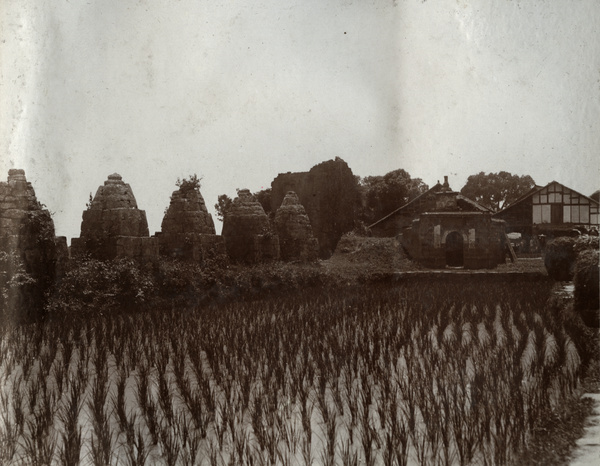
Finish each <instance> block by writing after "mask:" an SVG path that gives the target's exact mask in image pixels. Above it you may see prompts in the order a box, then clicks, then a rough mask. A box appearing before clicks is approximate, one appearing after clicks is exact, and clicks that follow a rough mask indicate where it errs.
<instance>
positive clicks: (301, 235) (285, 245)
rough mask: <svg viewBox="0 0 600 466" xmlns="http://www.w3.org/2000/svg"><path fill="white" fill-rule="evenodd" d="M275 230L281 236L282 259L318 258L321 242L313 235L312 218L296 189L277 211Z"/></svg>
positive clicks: (305, 259) (289, 193) (288, 195)
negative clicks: (309, 216) (301, 202)
mask: <svg viewBox="0 0 600 466" xmlns="http://www.w3.org/2000/svg"><path fill="white" fill-rule="evenodd" d="M275 230H276V232H277V235H278V236H279V249H280V253H281V259H282V260H284V261H295V260H300V261H312V260H315V259H316V258H317V254H318V250H319V243H318V242H317V239H316V238H315V237H314V235H313V231H312V227H311V225H310V219H309V218H308V215H307V214H306V210H304V207H303V206H302V204H300V199H299V198H298V195H297V194H296V193H295V192H294V191H289V192H288V193H287V194H286V196H285V198H284V199H283V202H282V203H281V207H279V209H277V212H276V213H275Z"/></svg>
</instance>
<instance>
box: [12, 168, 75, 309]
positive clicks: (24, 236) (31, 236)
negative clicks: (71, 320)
mask: <svg viewBox="0 0 600 466" xmlns="http://www.w3.org/2000/svg"><path fill="white" fill-rule="evenodd" d="M62 241H64V238H56V237H55V234H54V222H53V220H52V217H51V216H50V213H49V212H48V210H47V209H45V208H44V207H43V206H42V204H40V203H39V202H38V200H37V198H36V195H35V191H34V189H33V187H32V185H31V183H29V182H28V181H27V179H26V178H25V171H24V170H20V169H11V170H9V171H8V180H7V181H6V182H1V183H0V252H2V253H4V254H3V255H2V259H1V260H0V285H1V286H0V287H1V288H2V290H3V292H5V293H3V294H2V295H1V296H0V317H3V318H22V317H25V316H24V315H23V313H29V316H30V317H35V316H36V315H37V314H38V313H39V312H41V309H42V307H43V300H44V293H45V291H46V290H47V289H48V287H49V286H51V285H52V284H53V283H54V277H55V273H56V262H57V244H62ZM19 263H20V266H22V267H23V271H24V272H27V273H28V274H29V275H30V276H31V277H32V278H33V279H34V282H33V283H24V282H23V283H21V284H18V285H16V286H14V285H13V286H10V285H9V284H8V283H9V281H10V280H11V278H12V277H13V276H14V275H15V274H17V273H19V267H20V266H19V265H18V264H19Z"/></svg>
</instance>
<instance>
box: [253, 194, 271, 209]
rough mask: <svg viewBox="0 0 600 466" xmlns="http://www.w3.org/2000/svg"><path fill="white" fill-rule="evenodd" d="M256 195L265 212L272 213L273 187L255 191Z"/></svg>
mask: <svg viewBox="0 0 600 466" xmlns="http://www.w3.org/2000/svg"><path fill="white" fill-rule="evenodd" d="M254 197H255V198H256V200H257V201H258V202H260V205H261V206H262V208H263V209H264V211H265V213H266V214H267V215H269V214H270V213H271V188H267V189H263V190H261V191H258V192H255V193H254Z"/></svg>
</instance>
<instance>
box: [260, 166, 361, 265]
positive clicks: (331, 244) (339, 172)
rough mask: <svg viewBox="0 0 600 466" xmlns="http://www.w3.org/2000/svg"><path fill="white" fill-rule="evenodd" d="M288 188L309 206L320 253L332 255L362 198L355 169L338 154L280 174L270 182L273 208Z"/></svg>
mask: <svg viewBox="0 0 600 466" xmlns="http://www.w3.org/2000/svg"><path fill="white" fill-rule="evenodd" d="M289 191H294V192H295V193H296V194H297V195H298V198H299V199H300V202H301V204H302V205H303V206H304V208H305V209H306V213H307V214H308V217H309V219H310V223H311V225H312V229H313V232H314V235H315V237H316V238H317V240H318V242H319V256H320V257H321V258H323V259H327V258H329V257H330V256H331V254H332V253H333V251H335V247H336V245H337V243H338V241H339V239H340V238H341V237H342V235H343V234H344V233H346V232H348V231H351V230H352V229H353V228H354V226H355V224H354V220H355V218H356V213H357V212H356V211H357V207H358V205H359V203H360V198H359V191H358V184H357V181H356V178H355V176H354V174H353V173H352V170H351V169H350V167H348V164H347V163H346V162H344V161H343V160H342V159H340V158H339V157H336V159H335V160H328V161H327V162H323V163H320V164H318V165H315V166H314V167H312V168H311V169H310V170H309V171H308V172H300V173H283V174H280V175H278V176H277V177H276V178H275V179H274V180H273V182H272V183H271V208H272V210H273V212H275V211H276V210H277V209H278V208H279V206H280V205H281V203H282V201H283V199H284V197H285V195H286V194H287V193H288V192H289Z"/></svg>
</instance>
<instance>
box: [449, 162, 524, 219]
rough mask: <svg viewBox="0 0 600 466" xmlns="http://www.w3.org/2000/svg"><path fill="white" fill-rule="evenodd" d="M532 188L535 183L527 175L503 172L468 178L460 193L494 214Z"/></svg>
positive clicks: (480, 174)
mask: <svg viewBox="0 0 600 466" xmlns="http://www.w3.org/2000/svg"><path fill="white" fill-rule="evenodd" d="M534 187H535V181H533V179H532V178H531V177H530V176H529V175H523V176H519V175H512V174H511V173H508V172H504V171H502V172H498V173H489V174H485V173H484V172H480V173H478V174H477V175H471V176H469V178H468V179H467V183H466V184H465V185H464V187H463V188H462V189H461V190H460V193H461V194H462V195H463V196H465V197H468V198H469V199H473V200H474V201H476V202H478V203H480V204H481V205H483V206H485V207H488V208H489V209H491V210H493V211H495V212H496V211H498V210H500V209H502V208H504V207H506V206H507V205H509V204H511V203H512V202H514V201H516V200H517V199H518V198H519V197H521V196H522V195H523V194H526V193H527V192H529V191H530V190H531V189H532V188H534Z"/></svg>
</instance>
